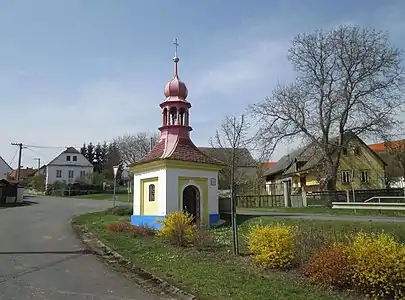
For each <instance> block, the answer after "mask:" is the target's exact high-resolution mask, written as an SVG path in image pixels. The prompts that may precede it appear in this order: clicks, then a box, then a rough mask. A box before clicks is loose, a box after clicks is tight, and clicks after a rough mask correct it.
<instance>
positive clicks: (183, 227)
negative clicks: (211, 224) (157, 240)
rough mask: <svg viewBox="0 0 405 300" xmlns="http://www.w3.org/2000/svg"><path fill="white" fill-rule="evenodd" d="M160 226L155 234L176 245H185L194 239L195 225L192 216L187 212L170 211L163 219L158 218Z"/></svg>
mask: <svg viewBox="0 0 405 300" xmlns="http://www.w3.org/2000/svg"><path fill="white" fill-rule="evenodd" d="M159 222H161V223H162V227H161V228H160V229H159V230H158V231H157V236H159V237H161V238H164V239H166V240H168V241H169V242H171V243H172V244H174V245H176V246H183V247H184V246H187V245H189V244H190V243H191V242H192V241H194V239H195V235H196V229H197V228H196V226H195V224H194V223H193V216H192V215H191V214H189V213H187V212H175V213H171V214H169V215H168V216H166V218H164V219H163V220H159Z"/></svg>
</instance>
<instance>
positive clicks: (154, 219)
mask: <svg viewBox="0 0 405 300" xmlns="http://www.w3.org/2000/svg"><path fill="white" fill-rule="evenodd" d="M164 217H165V216H137V215H132V216H131V224H132V225H134V226H142V225H143V226H148V227H150V228H153V229H160V227H162V224H161V223H159V222H158V220H163V219H164Z"/></svg>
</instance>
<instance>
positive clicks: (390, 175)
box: [368, 140, 405, 188]
mask: <svg viewBox="0 0 405 300" xmlns="http://www.w3.org/2000/svg"><path fill="white" fill-rule="evenodd" d="M368 146H369V148H370V149H371V150H373V151H374V152H376V153H377V154H378V155H379V156H380V157H381V158H382V159H383V160H384V161H385V162H386V163H387V166H386V169H385V174H386V183H387V186H389V187H390V188H404V187H405V179H404V172H405V140H398V141H390V142H382V143H376V144H370V145H368Z"/></svg>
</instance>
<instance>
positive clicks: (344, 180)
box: [341, 171, 352, 184]
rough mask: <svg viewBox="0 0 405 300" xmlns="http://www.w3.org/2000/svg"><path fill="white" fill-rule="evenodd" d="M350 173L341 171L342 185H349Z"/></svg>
mask: <svg viewBox="0 0 405 300" xmlns="http://www.w3.org/2000/svg"><path fill="white" fill-rule="evenodd" d="M351 175H352V174H351V172H350V171H342V179H341V180H342V184H350V182H351V179H352V178H351V177H352V176H351Z"/></svg>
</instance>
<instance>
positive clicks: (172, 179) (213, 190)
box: [166, 169, 218, 214]
mask: <svg viewBox="0 0 405 300" xmlns="http://www.w3.org/2000/svg"><path fill="white" fill-rule="evenodd" d="M166 172H167V173H166V176H167V179H168V180H167V195H166V197H167V200H168V201H167V210H166V211H167V212H174V211H177V210H178V201H179V188H178V178H179V177H201V178H207V179H208V212H209V214H217V213H218V172H214V171H200V170H183V169H169V170H167V171H166ZM211 178H215V186H212V185H211ZM196 185H198V182H196ZM184 188H185V186H183V187H181V193H182V192H183V190H184ZM200 192H201V191H200ZM202 197H203V195H200V198H201V200H202ZM200 207H201V211H203V209H204V208H203V203H202V202H201V206H200Z"/></svg>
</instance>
